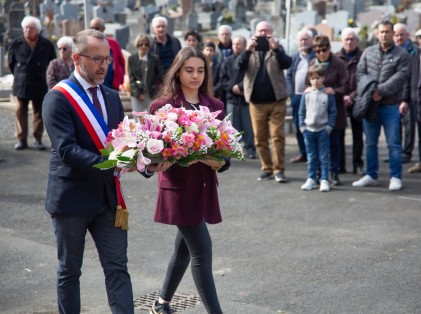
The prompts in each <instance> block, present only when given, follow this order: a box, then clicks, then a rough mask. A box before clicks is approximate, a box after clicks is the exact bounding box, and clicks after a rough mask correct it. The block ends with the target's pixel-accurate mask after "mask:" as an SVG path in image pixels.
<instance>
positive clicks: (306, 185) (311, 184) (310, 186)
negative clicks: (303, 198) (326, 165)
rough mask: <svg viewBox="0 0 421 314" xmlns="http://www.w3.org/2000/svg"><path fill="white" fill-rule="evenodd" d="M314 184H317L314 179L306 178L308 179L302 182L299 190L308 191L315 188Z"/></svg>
mask: <svg viewBox="0 0 421 314" xmlns="http://www.w3.org/2000/svg"><path fill="white" fill-rule="evenodd" d="M316 186H317V183H316V181H314V180H313V179H310V178H308V179H307V181H306V183H304V184H303V185H302V186H301V190H307V191H310V190H313V189H315V188H316Z"/></svg>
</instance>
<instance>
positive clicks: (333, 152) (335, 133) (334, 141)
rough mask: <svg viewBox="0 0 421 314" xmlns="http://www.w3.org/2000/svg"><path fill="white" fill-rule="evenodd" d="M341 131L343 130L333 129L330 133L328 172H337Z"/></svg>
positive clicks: (339, 161)
mask: <svg viewBox="0 0 421 314" xmlns="http://www.w3.org/2000/svg"><path fill="white" fill-rule="evenodd" d="M341 132H343V130H336V129H333V130H332V132H331V133H330V136H329V138H330V172H331V173H332V174H339V167H340V163H341V134H342V133H341Z"/></svg>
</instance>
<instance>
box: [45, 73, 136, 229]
mask: <svg viewBox="0 0 421 314" xmlns="http://www.w3.org/2000/svg"><path fill="white" fill-rule="evenodd" d="M53 89H56V90H58V91H60V92H61V93H62V94H63V95H64V96H65V97H66V98H67V100H68V101H69V102H70V104H71V105H72V107H73V108H74V109H75V110H76V112H77V114H78V116H79V118H80V119H81V120H82V123H83V125H84V126H85V128H86V130H87V131H88V133H89V136H90V137H91V138H92V141H93V142H94V143H95V146H96V148H97V149H98V152H101V149H103V148H105V144H106V139H107V135H108V133H109V129H108V126H107V123H106V122H105V120H104V118H103V117H102V115H101V114H100V113H99V112H98V110H97V109H96V108H95V106H94V104H93V103H92V101H91V100H90V99H89V97H88V95H87V94H86V93H85V92H84V91H83V90H82V89H81V88H80V87H79V86H78V85H77V84H76V83H74V82H72V81H71V80H63V81H61V82H60V83H58V84H57V85H56V86H54V87H53ZM114 180H115V184H116V190H117V191H116V193H117V211H116V219H115V224H114V226H116V227H120V228H121V229H123V230H127V229H128V216H129V212H128V210H127V207H126V203H125V201H124V197H123V191H122V189H121V183H120V174H119V173H118V172H116V173H115V175H114Z"/></svg>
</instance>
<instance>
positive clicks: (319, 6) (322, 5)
mask: <svg viewBox="0 0 421 314" xmlns="http://www.w3.org/2000/svg"><path fill="white" fill-rule="evenodd" d="M314 9H315V10H316V12H317V14H318V15H320V16H322V17H323V18H324V17H325V15H326V2H325V1H318V2H316V3H315V4H314Z"/></svg>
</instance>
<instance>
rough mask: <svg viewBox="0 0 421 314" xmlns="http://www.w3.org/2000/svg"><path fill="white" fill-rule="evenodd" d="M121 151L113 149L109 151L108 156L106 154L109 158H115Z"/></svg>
mask: <svg viewBox="0 0 421 314" xmlns="http://www.w3.org/2000/svg"><path fill="white" fill-rule="evenodd" d="M120 154H121V152H119V151H118V150H113V151H112V152H111V153H110V156H108V159H109V160H117V157H118V156H120Z"/></svg>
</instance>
